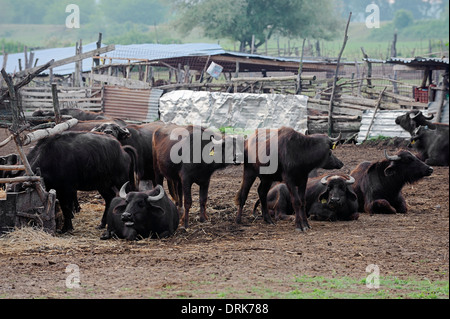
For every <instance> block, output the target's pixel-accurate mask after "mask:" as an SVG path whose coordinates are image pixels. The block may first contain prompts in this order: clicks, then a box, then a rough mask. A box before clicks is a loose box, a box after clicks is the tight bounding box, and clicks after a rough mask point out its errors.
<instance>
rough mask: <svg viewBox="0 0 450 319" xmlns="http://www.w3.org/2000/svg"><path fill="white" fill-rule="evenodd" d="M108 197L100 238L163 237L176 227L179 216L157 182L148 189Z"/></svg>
mask: <svg viewBox="0 0 450 319" xmlns="http://www.w3.org/2000/svg"><path fill="white" fill-rule="evenodd" d="M125 187H126V184H124V185H123V186H122V188H121V189H120V193H119V195H120V197H116V198H114V199H113V200H112V202H111V205H110V207H109V210H108V215H107V223H108V226H107V229H106V231H105V232H104V233H103V235H102V236H101V239H109V238H111V237H118V238H122V239H127V240H136V239H138V238H139V237H142V238H148V237H152V238H163V237H169V236H171V235H172V234H173V233H174V232H175V231H176V230H177V228H178V224H179V216H178V210H177V207H176V206H175V204H174V203H173V202H172V201H171V200H170V199H169V198H168V197H167V195H166V193H165V192H164V189H163V187H162V186H161V185H158V186H157V187H156V188H155V189H153V190H149V191H139V192H129V193H128V194H127V193H126V192H125Z"/></svg>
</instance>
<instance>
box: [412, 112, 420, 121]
mask: <svg viewBox="0 0 450 319" xmlns="http://www.w3.org/2000/svg"><path fill="white" fill-rule="evenodd" d="M420 114H422V112H420V111H419V112H417V113H414V112H412V113H409V118H410V119H412V120H414V119H415V118H416V117H418V116H419V115H420Z"/></svg>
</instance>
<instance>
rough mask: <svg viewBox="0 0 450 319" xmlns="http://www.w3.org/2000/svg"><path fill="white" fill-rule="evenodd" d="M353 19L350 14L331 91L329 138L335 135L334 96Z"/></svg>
mask: <svg viewBox="0 0 450 319" xmlns="http://www.w3.org/2000/svg"><path fill="white" fill-rule="evenodd" d="M351 19H352V13H351V12H350V14H349V17H348V21H347V26H346V27H345V35H344V44H343V45H342V48H341V51H340V52H339V56H338V60H337V65H336V73H335V75H334V80H333V90H332V91H331V96H330V105H329V108H328V136H331V133H333V100H334V95H335V93H336V83H337V79H338V75H339V65H340V63H341V57H342V53H344V50H345V46H346V44H347V40H348V35H347V33H348V26H349V24H350V20H351Z"/></svg>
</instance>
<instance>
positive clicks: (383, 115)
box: [357, 110, 427, 143]
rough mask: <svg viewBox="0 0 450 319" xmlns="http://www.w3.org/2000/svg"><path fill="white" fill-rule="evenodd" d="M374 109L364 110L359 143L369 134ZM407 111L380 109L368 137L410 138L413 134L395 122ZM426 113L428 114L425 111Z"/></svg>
mask: <svg viewBox="0 0 450 319" xmlns="http://www.w3.org/2000/svg"><path fill="white" fill-rule="evenodd" d="M373 112H374V110H366V111H364V112H363V116H362V119H361V127H360V131H359V134H358V139H357V141H358V143H362V142H363V141H364V140H365V139H366V136H367V130H368V129H369V126H370V122H371V121H372V118H373ZM405 113H407V112H406V111H389V110H382V111H378V112H377V114H376V115H375V120H374V122H373V125H372V128H371V129H370V133H369V137H368V138H376V137H378V136H385V137H403V138H405V139H406V138H410V137H411V135H410V134H409V133H408V132H406V131H405V130H404V129H402V128H401V127H400V125H397V124H395V119H396V118H397V117H398V116H401V115H404V114H405ZM424 114H427V113H426V112H424Z"/></svg>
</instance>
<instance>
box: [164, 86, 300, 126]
mask: <svg viewBox="0 0 450 319" xmlns="http://www.w3.org/2000/svg"><path fill="white" fill-rule="evenodd" d="M307 102H308V97H307V96H304V95H280V94H250V93H222V92H197V91H187V90H179V91H173V92H170V93H167V94H164V95H163V96H162V97H161V98H160V101H159V110H160V119H161V120H162V121H163V122H166V123H175V124H178V125H188V124H197V123H199V122H201V124H202V125H204V126H208V127H215V128H221V127H233V128H240V129H243V130H244V131H247V130H249V131H250V130H255V129H257V128H280V127H282V126H288V127H292V128H294V129H295V130H297V131H299V132H303V133H304V132H305V131H306V130H307V110H306V107H307Z"/></svg>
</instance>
